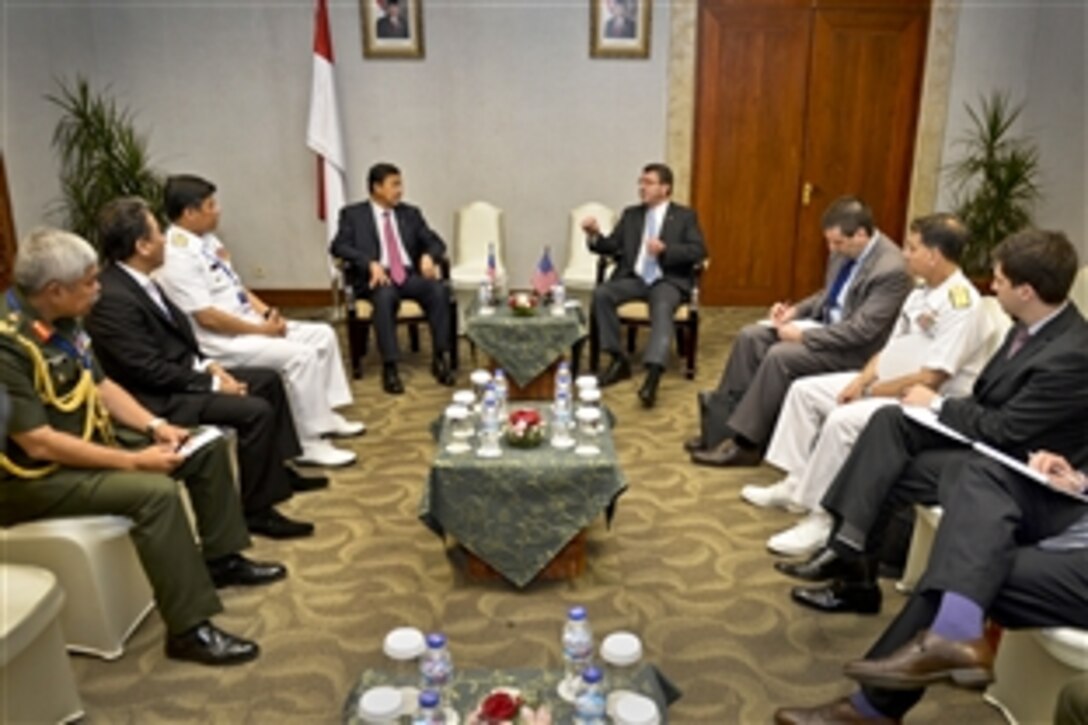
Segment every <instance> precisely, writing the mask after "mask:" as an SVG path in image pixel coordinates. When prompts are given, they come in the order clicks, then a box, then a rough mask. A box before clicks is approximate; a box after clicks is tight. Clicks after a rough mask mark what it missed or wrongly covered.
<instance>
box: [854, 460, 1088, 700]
mask: <svg viewBox="0 0 1088 725" xmlns="http://www.w3.org/2000/svg"><path fill="white" fill-rule="evenodd" d="M941 503H942V504H943V505H944V507H945V513H944V517H943V518H942V519H941V525H940V527H939V528H938V530H937V537H936V539H935V541H934V545H933V552H932V554H931V555H930V563H929V567H928V568H927V570H926V573H925V576H923V578H922V580H921V582H920V583H919V586H918V589H917V592H916V593H915V594H912V595H911V597H910V599H909V600H908V602H907V604H906V606H905V607H904V608H903V611H901V612H900V613H899V616H897V617H896V618H895V620H893V621H892V623H891V625H889V627H888V629H887V630H885V632H884V634H883V635H882V636H881V638H880V639H879V640H878V641H877V643H876V644H875V645H874V646H873V648H872V649H871V650H870V651H869V652H868V653H867V654H866V657H867V658H869V659H877V658H881V657H886V656H887V655H889V654H891V653H892V652H894V651H895V650H897V649H898V648H899V647H901V646H903V645H904V644H906V643H907V642H909V641H910V640H911V639H913V638H914V636H915V635H916V634H917V633H918V632H919V631H921V630H923V629H926V628H928V627H929V626H930V625H931V624H932V622H933V619H934V617H935V616H936V613H937V609H938V607H939V606H940V601H941V595H942V593H943V592H946V591H953V592H956V593H958V594H962V595H964V596H966V597H969V598H970V599H972V600H974V601H975V602H976V603H978V604H979V605H980V606H982V607H983V609H985V610H986V611H987V612H988V613H989V615H990V617H992V618H993V619H994V620H995V621H997V622H998V623H999V624H1001V625H1002V626H1004V627H1009V628H1026V627H1079V628H1082V629H1088V607H1086V606H1085V602H1086V601H1088V549H1079V550H1075V551H1060V552H1059V551H1044V550H1042V549H1039V548H1037V547H1036V546H1035V544H1036V543H1037V542H1038V541H1041V540H1042V539H1045V538H1048V537H1050V536H1053V535H1055V534H1057V533H1059V532H1061V531H1063V530H1064V529H1066V528H1067V527H1069V526H1070V525H1072V524H1073V523H1074V522H1075V521H1077V520H1078V519H1079V518H1080V517H1082V516H1084V515H1085V514H1086V513H1088V504H1082V503H1079V502H1077V501H1076V500H1074V499H1072V498H1069V497H1065V496H1062V495H1060V494H1056V493H1053V492H1051V491H1048V490H1046V489H1045V488H1043V487H1042V486H1041V485H1040V484H1038V483H1035V482H1034V481H1030V480H1028V479H1026V478H1023V477H1022V476H1019V475H1018V474H1016V473H1014V472H1012V471H1011V470H1009V469H1008V468H1005V467H1004V466H1002V465H1001V464H999V463H996V462H994V461H991V460H989V459H985V458H982V457H981V456H974V457H972V458H971V459H969V460H968V461H966V462H965V463H964V464H963V465H962V466H960V467H958V468H955V469H952V470H951V471H950V472H949V473H946V474H945V476H944V477H943V480H942V482H941ZM923 693H924V691H923V690H910V691H900V692H894V691H890V690H882V689H879V688H866V689H865V695H866V697H867V698H868V699H869V701H870V702H872V704H873V705H874V706H875V707H876V708H877V709H879V710H880V711H881V712H883V713H885V714H886V715H889V716H892V717H901V716H902V715H903V714H904V713H906V712H907V710H909V709H910V708H911V707H913V705H914V704H915V703H916V702H917V701H918V699H919V698H921V696H922V694H923Z"/></svg>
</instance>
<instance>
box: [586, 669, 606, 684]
mask: <svg viewBox="0 0 1088 725" xmlns="http://www.w3.org/2000/svg"><path fill="white" fill-rule="evenodd" d="M601 678H602V675H601V671H600V670H599V669H597V668H596V667H592V666H591V667H587V668H585V669H584V670H582V682H585V683H586V684H587V685H595V684H597V683H598V682H600V681H601Z"/></svg>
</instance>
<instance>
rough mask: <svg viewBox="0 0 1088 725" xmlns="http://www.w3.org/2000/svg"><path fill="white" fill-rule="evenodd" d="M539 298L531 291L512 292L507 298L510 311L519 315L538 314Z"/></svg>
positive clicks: (529, 315)
mask: <svg viewBox="0 0 1088 725" xmlns="http://www.w3.org/2000/svg"><path fill="white" fill-rule="evenodd" d="M539 303H540V300H539V298H538V297H537V296H536V295H535V294H533V293H531V292H511V293H510V296H509V297H508V298H507V300H506V304H508V305H509V306H510V311H511V312H513V313H514V314H515V315H517V316H518V317H531V316H532V315H535V314H536V308H537V305H538V304H539Z"/></svg>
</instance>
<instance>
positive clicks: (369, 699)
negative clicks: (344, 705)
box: [359, 686, 404, 722]
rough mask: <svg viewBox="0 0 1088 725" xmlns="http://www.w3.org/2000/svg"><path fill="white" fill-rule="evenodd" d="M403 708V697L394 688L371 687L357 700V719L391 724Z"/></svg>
mask: <svg viewBox="0 0 1088 725" xmlns="http://www.w3.org/2000/svg"><path fill="white" fill-rule="evenodd" d="M403 708H404V697H403V696H402V695H401V692H400V690H398V689H397V688H395V687H384V686H383V687H372V688H370V689H369V690H367V691H366V692H364V693H363V696H362V697H361V698H359V717H361V718H362V719H363V720H364V721H366V722H393V718H395V717H397V716H398V715H400V712H401V710H402V709H403Z"/></svg>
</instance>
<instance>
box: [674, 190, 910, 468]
mask: <svg viewBox="0 0 1088 725" xmlns="http://www.w3.org/2000/svg"><path fill="white" fill-rule="evenodd" d="M821 227H822V229H823V233H824V239H826V240H827V245H828V247H829V248H830V250H831V259H830V261H829V263H828V268H827V276H826V280H827V283H826V285H825V286H824V288H823V289H821V290H820V291H818V292H816V293H815V294H813V295H810V296H809V297H806V298H805V299H804V300H802V301H801V302H798V303H797V304H796V305H790V304H789V303H784V302H779V303H776V304H775V305H773V306H772V307H771V310H770V319H769V320H764V321H762V322H760V323H757V324H754V325H748V326H746V327H745V328H744V329H742V330H741V332H740V335H738V336H737V340H736V342H735V343H734V344H733V350H732V352H731V354H730V356H729V360H728V362H727V363H726V367H725V372H724V373H723V375H722V379H721V382H720V383H719V384H718V388H717V390H714V391H712V392H709V393H700V394H699V409H700V411H699V412H700V416H701V428H700V435H698V436H697V437H695V438H693V439H691V440H688V441H687V442H686V443H685V444H684V447H685V448H687V449H688V451H689V452H690V453H691V459H692V461H694V462H695V463H698V464H701V465H709V466H754V465H756V464H758V463H759V461H760V459H761V458H762V449H763V447H764V446H765V445H766V443H767V440H768V439H769V438H770V434H771V431H772V430H774V424H775V421H776V420H777V418H778V412H779V409H780V408H781V406H782V401H783V399H784V398H785V396H786V391H787V389H788V388H789V386H790V383H791V382H793V381H794V380H795V379H797V378H800V377H803V376H805V375H815V374H817V373H826V372H833V371H837V370H850V369H853V368H857V367H859V366H861V365H864V364H865V361H866V360H867V359H868V358H869V357H871V356H872V355H873V353H875V352H877V351H878V350H880V348H881V347H883V345H884V343H885V342H886V341H887V339H888V336H889V335H890V334H891V331H892V327H893V326H894V324H895V321H896V317H897V315H898V312H899V308H900V306H901V305H902V304H903V300H904V299H906V296H907V294H908V293H909V292H910V289H911V280H910V277H909V276H908V275H907V272H906V266H905V264H904V262H903V256H902V254H901V253H900V251H899V248H898V247H897V246H896V245H895V243H894V242H892V241H891V240H890V239H888V237H886V236H885V235H884V234H882V233H881V232H879V231H878V230H877V229H876V228H875V226H874V224H873V214H872V211H871V210H870V209H869V207H868V206H866V205H865V204H864V203H863V202H862V201H861V200H860V199H857V198H855V197H849V196H845V197H842V198H840V199H837V200H836V201H835V202H833V203H832V204H831V206H830V207H828V209H827V211H825V212H824V215H823V218H822V219H821Z"/></svg>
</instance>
